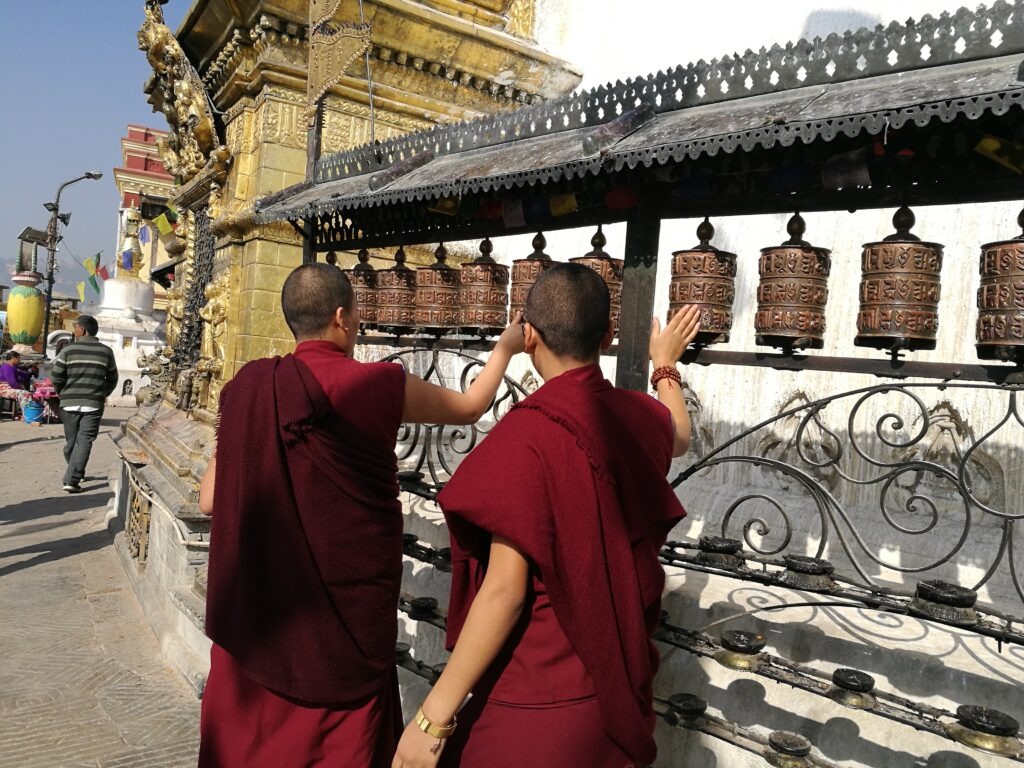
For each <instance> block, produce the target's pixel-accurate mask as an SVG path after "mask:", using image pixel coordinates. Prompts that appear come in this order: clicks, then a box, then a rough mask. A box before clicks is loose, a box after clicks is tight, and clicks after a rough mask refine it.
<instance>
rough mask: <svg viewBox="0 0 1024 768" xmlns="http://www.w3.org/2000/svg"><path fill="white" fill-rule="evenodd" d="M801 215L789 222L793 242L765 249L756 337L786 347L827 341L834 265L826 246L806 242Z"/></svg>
mask: <svg viewBox="0 0 1024 768" xmlns="http://www.w3.org/2000/svg"><path fill="white" fill-rule="evenodd" d="M805 230H806V224H805V223H804V220H803V217H801V216H800V214H799V213H797V214H794V215H793V217H792V218H791V219H790V220H789V223H788V224H787V225H786V231H787V232H788V233H789V240H787V241H786V242H784V243H783V244H782V245H779V246H775V247H772V248H762V249H761V260H760V262H759V264H758V271H759V273H760V275H761V281H760V283H759V285H758V288H757V314H756V315H755V316H754V330H755V332H756V336H755V340H756V341H757V343H758V344H759V345H761V346H765V347H780V348H782V349H785V350H794V349H821V348H822V347H823V346H824V344H825V342H824V336H825V303H826V302H827V301H828V275H829V270H830V269H831V266H832V263H831V260H830V259H829V254H830V253H831V251H829V250H828V249H827V248H816V247H814V246H812V245H811V244H810V243H808V242H806V241H805V240H803V235H804V231H805Z"/></svg>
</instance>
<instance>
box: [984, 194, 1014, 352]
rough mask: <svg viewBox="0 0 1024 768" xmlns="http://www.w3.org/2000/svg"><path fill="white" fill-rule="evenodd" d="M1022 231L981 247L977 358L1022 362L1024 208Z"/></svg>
mask: <svg viewBox="0 0 1024 768" xmlns="http://www.w3.org/2000/svg"><path fill="white" fill-rule="evenodd" d="M1017 224H1018V225H1019V226H1020V228H1021V234H1020V235H1019V236H1018V237H1015V238H1014V239H1013V240H1000V241H999V242H996V243H986V244H985V245H983V246H981V287H979V288H978V329H977V349H978V357H980V358H981V359H982V360H1008V361H1014V362H1016V363H1018V364H1020V363H1024V210H1022V211H1021V212H1020V215H1018V216H1017Z"/></svg>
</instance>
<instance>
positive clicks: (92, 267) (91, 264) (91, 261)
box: [82, 256, 96, 277]
mask: <svg viewBox="0 0 1024 768" xmlns="http://www.w3.org/2000/svg"><path fill="white" fill-rule="evenodd" d="M82 265H83V266H84V267H85V271H86V272H88V273H89V276H90V277H91V276H93V275H95V274H96V257H95V256H90V257H89V258H87V259H86V260H85V261H83V262H82Z"/></svg>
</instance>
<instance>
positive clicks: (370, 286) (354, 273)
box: [327, 248, 377, 330]
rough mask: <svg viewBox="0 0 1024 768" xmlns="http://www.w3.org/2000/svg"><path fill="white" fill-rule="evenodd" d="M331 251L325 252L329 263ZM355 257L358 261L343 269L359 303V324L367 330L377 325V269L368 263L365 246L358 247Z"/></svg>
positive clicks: (368, 255) (368, 256)
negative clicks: (351, 266)
mask: <svg viewBox="0 0 1024 768" xmlns="http://www.w3.org/2000/svg"><path fill="white" fill-rule="evenodd" d="M331 253H334V252H333V251H331ZM331 253H328V254H327V262H328V263H331V261H330V258H331ZM356 258H357V259H359V263H358V264H356V265H355V266H354V267H353V268H352V269H346V270H343V271H344V272H345V275H346V276H347V277H348V280H349V282H350V283H352V291H353V292H354V293H355V295H356V303H357V304H359V318H360V325H361V326H362V328H363V329H364V330H369V329H371V328H376V327H377V270H375V269H374V268H373V267H372V266H371V265H370V263H369V262H370V253H369V251H367V250H366V249H365V248H362V249H360V251H359V253H358V254H357V255H356ZM335 261H337V257H335Z"/></svg>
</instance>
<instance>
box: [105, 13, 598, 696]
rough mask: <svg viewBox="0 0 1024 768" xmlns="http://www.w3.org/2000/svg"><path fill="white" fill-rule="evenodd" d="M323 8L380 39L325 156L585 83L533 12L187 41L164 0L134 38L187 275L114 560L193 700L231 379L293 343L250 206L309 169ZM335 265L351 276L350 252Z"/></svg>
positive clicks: (227, 28)
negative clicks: (217, 436)
mask: <svg viewBox="0 0 1024 768" xmlns="http://www.w3.org/2000/svg"><path fill="white" fill-rule="evenodd" d="M325 9H326V12H327V13H329V14H331V15H330V18H331V19H335V20H336V21H337V22H338V23H341V24H345V23H361V24H362V25H364V28H365V29H367V30H368V40H367V41H366V42H367V46H366V50H365V52H364V53H361V54H360V55H357V56H353V57H351V61H350V62H348V66H347V67H345V69H344V72H343V73H341V74H340V76H336V77H334V78H332V82H331V83H330V84H329V87H328V88H327V89H326V95H325V98H324V101H323V117H322V129H321V131H320V134H319V135H320V137H321V152H322V153H323V154H325V155H326V154H327V153H330V152H335V151H338V150H340V149H344V148H347V147H350V146H355V145H358V144H361V143H365V142H367V141H370V140H371V139H374V138H375V139H378V140H382V139H386V138H388V137H391V136H395V135H398V134H403V133H407V132H410V131H414V130H418V129H422V128H425V127H429V126H431V125H433V124H437V123H444V122H450V121H457V120H464V119H468V118H473V117H475V116H482V115H486V114H489V113H492V112H495V111H499V110H505V109H509V108H513V107H516V106H521V105H522V104H526V103H533V102H534V101H537V100H543V99H547V98H550V97H554V96H558V95H561V94H563V93H565V92H567V91H569V90H571V89H572V88H573V87H575V86H576V85H577V84H578V82H579V79H580V77H579V74H578V73H577V72H575V71H574V70H573V69H572V68H571V67H569V66H568V65H567V64H566V63H565V62H562V61H560V60H558V59H556V58H554V57H552V56H550V55H548V54H546V53H544V52H543V51H541V50H540V49H539V48H538V47H537V46H536V45H535V44H534V43H533V42H532V41H531V40H530V32H531V30H532V26H533V13H534V0H475V1H474V2H458V3H456V2H431V3H421V2H415V1H413V0H375V1H370V0H367V1H366V2H362V3H360V2H358V0H328V1H327V2H322V1H320V0H314V2H312V3H310V2H306V1H305V0H277V1H276V2H269V1H267V0H240V1H235V2H231V1H229V0H195V2H193V4H192V6H191V8H190V9H189V11H188V12H187V15H186V17H185V19H184V21H183V22H182V24H181V27H180V28H179V29H178V30H177V32H174V31H172V30H171V29H170V28H169V27H168V26H167V25H166V23H165V21H164V18H163V13H162V9H161V3H160V2H159V0H147V1H146V3H145V7H144V11H145V16H144V19H143V23H142V26H141V29H140V30H139V33H138V44H139V48H140V50H141V51H142V53H143V55H145V56H146V58H147V60H148V61H149V64H150V66H151V68H152V71H153V73H152V76H151V77H150V78H149V80H148V81H147V82H146V84H145V86H144V91H145V94H146V97H147V99H148V101H149V103H150V104H151V105H152V107H153V110H154V111H155V112H158V113H161V114H163V116H164V117H165V119H166V122H167V129H168V132H167V135H166V136H161V137H160V138H159V140H158V142H157V144H158V148H159V152H160V157H161V159H162V161H163V164H164V166H165V167H166V169H167V171H168V172H169V173H170V174H172V175H173V176H174V178H175V181H176V187H175V190H174V192H173V193H172V195H171V199H170V201H169V202H170V204H171V206H172V207H173V209H174V210H175V211H176V212H177V221H176V224H175V228H174V232H173V233H172V234H171V235H169V236H165V237H164V241H165V242H164V246H165V247H166V250H167V253H168V256H169V257H170V258H171V259H174V260H180V263H179V264H178V265H177V266H176V268H175V280H174V286H173V288H172V289H171V290H170V291H168V296H167V301H168V306H167V345H166V346H165V347H164V348H163V349H162V350H161V351H160V352H159V353H157V354H153V355H148V356H146V357H144V358H140V360H139V364H140V367H141V368H143V369H144V371H145V372H146V373H147V374H148V375H149V377H150V381H151V384H150V385H149V386H148V387H145V388H144V389H143V391H142V392H140V393H138V399H139V402H140V404H141V406H142V407H141V409H140V411H139V413H138V414H137V415H136V416H135V417H133V418H132V419H131V420H130V421H129V423H128V425H127V428H126V433H125V435H124V436H123V437H122V438H121V439H120V448H121V452H122V456H123V457H124V463H123V466H122V472H121V478H120V482H119V486H118V493H117V497H116V500H115V504H114V506H115V509H114V511H113V512H112V520H113V519H115V516H116V519H119V520H120V521H121V523H120V524H121V525H123V527H124V532H123V535H122V536H118V538H117V542H118V549H119V552H120V554H121V556H122V558H123V559H124V560H125V564H126V566H128V572H129V575H130V577H131V578H132V581H133V586H134V587H135V589H136V591H137V593H138V594H139V597H140V601H141V603H142V605H143V607H144V609H145V610H146V612H147V614H148V616H149V618H150V620H151V622H152V624H153V626H154V628H155V630H156V631H157V633H158V635H160V637H161V639H162V641H163V645H164V648H165V649H166V653H167V655H168V657H169V660H170V661H171V662H172V663H173V664H174V665H175V666H176V667H177V668H178V669H179V670H181V671H182V672H183V673H184V674H185V675H186V677H187V678H188V679H189V680H191V681H192V682H193V684H194V685H195V686H196V688H197V690H201V687H202V684H203V680H204V679H205V670H206V667H207V664H208V661H207V649H208V641H207V640H206V639H205V638H204V637H203V635H202V629H201V627H202V619H201V616H202V603H203V599H204V597H205V561H206V551H207V548H208V546H209V544H208V531H209V523H208V520H207V519H206V518H205V517H203V516H202V515H200V514H199V512H198V509H197V507H196V501H197V494H198V481H199V478H200V477H201V475H202V472H203V470H204V468H205V465H206V462H207V461H208V458H209V451H210V448H211V446H212V443H213V428H214V424H215V421H216V411H217V403H218V397H219V394H220V391H221V389H222V387H223V386H224V383H225V382H227V381H228V380H230V379H231V377H232V376H233V375H234V374H235V372H236V371H237V370H238V369H239V368H240V367H241V366H242V365H244V364H245V363H246V362H248V361H249V360H253V359H255V358H259V357H263V356H268V355H274V354H283V353H285V352H287V351H288V350H289V349H290V347H291V345H292V343H293V341H292V338H291V334H290V333H289V332H288V329H287V327H286V326H285V323H284V319H283V317H282V315H281V312H280V307H279V302H280V298H279V297H280V290H281V286H282V284H283V282H284V280H285V278H286V276H287V275H288V273H289V272H290V271H291V270H292V269H293V268H294V267H296V266H298V265H299V264H300V263H301V261H302V245H301V244H302V238H301V236H300V234H299V233H298V232H297V231H296V230H295V229H293V228H292V227H291V226H289V225H288V224H287V223H274V224H257V223H256V221H255V217H254V214H253V210H252V204H253V203H254V201H256V200H257V199H259V198H262V197H265V196H267V195H270V194H272V193H275V192H278V191H280V190H282V189H284V188H286V187H289V186H291V185H294V184H297V183H299V182H301V181H303V179H304V178H305V177H306V175H307V162H309V158H308V157H307V138H308V136H309V126H310V122H311V121H310V118H309V117H308V110H307V106H308V105H307V66H308V61H309V53H310V32H309V29H310V18H311V11H312V12H313V13H323V12H324V11H325ZM360 15H361V16H362V18H361V19H360ZM318 18H319V17H318ZM335 74H338V73H335ZM452 251H453V257H454V260H456V261H458V260H459V257H460V254H459V251H458V248H457V247H454V248H453V249H452ZM408 255H409V261H410V265H411V266H415V265H417V264H426V263H430V262H431V261H433V255H432V252H431V251H426V250H423V251H420V250H418V249H409V250H408ZM376 256H378V254H376V253H373V254H371V257H376ZM337 258H338V261H339V263H341V264H342V265H345V264H350V263H354V261H355V254H346V253H340V254H338V255H337Z"/></svg>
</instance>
